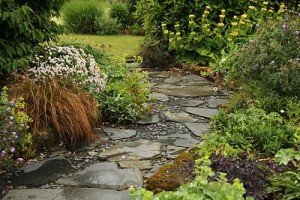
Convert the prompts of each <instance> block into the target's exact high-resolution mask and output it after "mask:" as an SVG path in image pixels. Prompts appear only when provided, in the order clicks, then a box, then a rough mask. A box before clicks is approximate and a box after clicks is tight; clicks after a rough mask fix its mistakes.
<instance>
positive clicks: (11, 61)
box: [0, 0, 64, 76]
mask: <svg viewBox="0 0 300 200" xmlns="http://www.w3.org/2000/svg"><path fill="white" fill-rule="evenodd" d="M63 1H64V0H39V1H36V0H0V27H1V28H0V76H1V75H2V76H3V75H7V74H8V73H10V72H12V71H14V70H16V69H19V68H25V67H27V65H28V55H29V54H30V52H31V51H32V49H33V48H34V47H35V46H37V45H38V44H40V43H43V42H48V41H50V40H53V39H56V36H57V34H58V33H60V32H61V30H62V28H61V27H59V26H58V25H57V24H56V23H55V22H54V21H51V18H52V17H53V16H58V15H59V8H60V7H61V5H62V4H63Z"/></svg>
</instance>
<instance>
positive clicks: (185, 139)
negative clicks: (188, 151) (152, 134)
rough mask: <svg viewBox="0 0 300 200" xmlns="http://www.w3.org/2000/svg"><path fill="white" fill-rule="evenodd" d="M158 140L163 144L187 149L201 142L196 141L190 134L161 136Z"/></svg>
mask: <svg viewBox="0 0 300 200" xmlns="http://www.w3.org/2000/svg"><path fill="white" fill-rule="evenodd" d="M157 139H158V141H159V142H161V143H163V144H167V145H171V146H177V147H186V148H189V147H192V146H194V145H195V144H197V143H198V142H199V140H196V139H194V138H193V137H192V136H190V134H171V135H166V136H160V137H158V138H157Z"/></svg>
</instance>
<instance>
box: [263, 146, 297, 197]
mask: <svg viewBox="0 0 300 200" xmlns="http://www.w3.org/2000/svg"><path fill="white" fill-rule="evenodd" d="M275 158H276V160H277V161H278V162H279V163H280V164H284V165H287V164H288V163H289V162H292V163H293V164H294V167H295V168H296V169H295V170H293V171H287V172H284V173H281V174H275V175H273V176H272V177H271V178H270V182H271V186H270V187H269V188H268V192H269V193H272V194H273V195H274V198H273V199H284V200H288V199H299V198H300V153H299V150H298V151H296V150H294V149H281V150H280V151H278V153H277V154H276V155H275Z"/></svg>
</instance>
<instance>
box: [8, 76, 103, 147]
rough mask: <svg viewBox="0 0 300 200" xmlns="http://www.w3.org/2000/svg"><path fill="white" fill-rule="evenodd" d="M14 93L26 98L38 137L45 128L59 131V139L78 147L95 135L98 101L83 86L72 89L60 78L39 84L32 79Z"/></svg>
mask: <svg viewBox="0 0 300 200" xmlns="http://www.w3.org/2000/svg"><path fill="white" fill-rule="evenodd" d="M12 88H13V89H12V90H11V91H13V96H16V97H23V98H24V101H25V102H26V103H27V107H26V112H27V113H28V115H29V116H30V117H31V118H32V119H33V123H32V127H31V128H32V132H33V135H34V136H37V135H38V133H40V132H43V131H51V130H54V132H55V139H56V140H63V141H67V142H68V143H69V144H68V143H67V144H66V145H71V146H72V147H75V146H76V144H77V143H78V142H80V143H81V142H87V143H88V142H90V141H92V139H94V137H95V132H94V129H93V127H95V126H96V125H97V124H98V123H99V121H100V120H99V118H98V108H97V103H96V102H95V101H94V99H93V98H92V97H91V96H90V95H89V94H87V93H85V92H83V91H82V90H81V89H80V88H79V87H77V86H74V85H72V86H71V89H69V88H68V86H67V85H66V84H64V83H62V82H61V81H60V80H56V79H47V80H44V81H43V82H40V83H36V82H34V81H33V80H31V79H29V78H25V79H23V80H22V81H21V82H19V83H16V84H15V85H13V86H12Z"/></svg>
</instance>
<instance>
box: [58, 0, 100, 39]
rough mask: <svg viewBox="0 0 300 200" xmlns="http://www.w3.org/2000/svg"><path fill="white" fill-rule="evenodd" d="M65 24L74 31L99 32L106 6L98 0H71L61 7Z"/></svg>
mask: <svg viewBox="0 0 300 200" xmlns="http://www.w3.org/2000/svg"><path fill="white" fill-rule="evenodd" d="M61 12H62V17H63V20H64V23H65V26H66V27H67V29H68V30H69V31H70V32H74V33H93V34H95V33H97V31H98V30H99V23H100V22H102V21H103V19H104V8H103V7H102V6H101V4H100V3H99V1H97V0H88V1H83V0H71V1H69V2H67V3H66V4H65V5H64V6H63V7H62V9H61Z"/></svg>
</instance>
